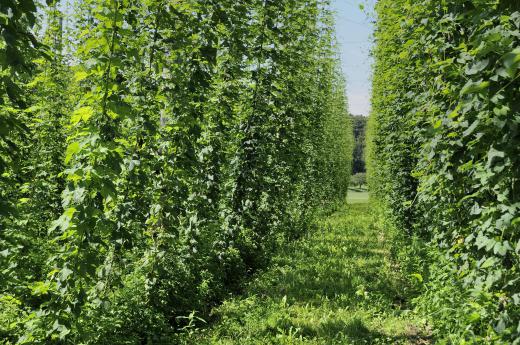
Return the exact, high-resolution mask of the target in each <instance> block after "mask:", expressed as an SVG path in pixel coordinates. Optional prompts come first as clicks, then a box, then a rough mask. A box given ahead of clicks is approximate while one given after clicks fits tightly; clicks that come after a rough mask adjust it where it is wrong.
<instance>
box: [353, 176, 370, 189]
mask: <svg viewBox="0 0 520 345" xmlns="http://www.w3.org/2000/svg"><path fill="white" fill-rule="evenodd" d="M366 183H367V176H366V173H357V174H354V175H352V177H351V178H350V185H351V186H353V187H362V186H364V185H366Z"/></svg>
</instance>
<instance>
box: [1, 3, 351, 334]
mask: <svg viewBox="0 0 520 345" xmlns="http://www.w3.org/2000/svg"><path fill="white" fill-rule="evenodd" d="M329 7H330V4H329V3H328V0H305V1H304V0H289V1H274V0H253V1H250V0H248V1H245V0H218V1H214V0H179V1H171V0H139V1H137V0H109V1H107V0H77V1H59V0H47V1H46V2H45V3H43V2H39V1H36V0H2V1H1V2H0V91H1V92H0V267H1V269H0V344H15V343H16V344H159V343H164V342H167V341H170V340H171V339H172V338H171V337H173V336H174V334H175V333H176V332H178V331H179V329H182V328H183V327H184V326H185V325H186V323H187V322H188V321H187V320H188V319H190V321H189V322H191V321H193V320H192V319H193V317H192V318H189V317H188V318H186V316H187V315H190V314H191V315H192V316H193V315H197V316H200V317H206V316H207V315H209V312H210V310H211V308H212V307H213V306H214V305H216V304H218V303H219V301H221V300H222V299H223V298H224V297H225V296H226V295H227V294H228V293H230V292H231V293H234V292H239V291H240V288H241V285H242V283H243V282H244V280H246V279H247V278H248V277H249V276H251V274H253V273H254V272H255V271H257V270H258V269H261V268H263V267H265V266H266V265H267V263H268V261H269V257H270V253H272V251H273V249H274V248H275V247H276V246H277V245H279V244H280V243H283V242H284V241H287V240H291V239H294V238H296V237H298V236H300V235H301V234H302V233H304V232H305V231H306V229H307V228H308V227H309V226H310V225H311V224H312V220H313V218H314V217H315V215H316V212H317V211H318V210H323V209H330V208H331V207H334V205H336V204H337V203H338V202H342V201H343V199H344V197H345V194H346V191H347V187H348V179H349V172H350V171H351V159H350V156H351V153H352V146H353V138H352V127H351V123H350V120H349V118H348V116H347V111H346V98H345V94H344V87H345V85H344V81H343V79H342V77H341V72H340V70H339V67H338V66H339V64H338V59H337V53H336V48H335V41H334V34H333V32H334V30H333V20H332V14H331V12H330V9H329ZM193 311H196V313H195V314H194V313H193ZM169 339H170V340H169Z"/></svg>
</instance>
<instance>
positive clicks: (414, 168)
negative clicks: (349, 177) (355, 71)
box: [368, 0, 520, 344]
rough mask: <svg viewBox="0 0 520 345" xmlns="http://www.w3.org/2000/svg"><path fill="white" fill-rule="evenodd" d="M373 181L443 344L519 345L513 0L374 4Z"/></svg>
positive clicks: (518, 117)
mask: <svg viewBox="0 0 520 345" xmlns="http://www.w3.org/2000/svg"><path fill="white" fill-rule="evenodd" d="M376 11H377V29H376V32H375V40H376V46H375V50H374V56H375V68H374V71H375V75H374V82H373V90H374V94H373V99H372V102H373V112H372V116H371V119H370V124H369V142H368V146H369V148H368V150H369V156H370V159H369V169H368V170H369V184H370V187H371V190H372V192H373V194H374V195H375V196H376V198H378V199H381V200H384V202H385V204H386V205H387V206H388V208H389V209H390V210H391V214H393V219H394V221H395V222H396V223H397V224H398V225H399V226H400V227H401V228H402V229H403V231H404V232H405V233H406V234H408V235H410V236H414V237H418V238H421V239H422V240H426V242H428V243H429V245H428V246H427V248H428V250H427V251H428V257H427V259H426V261H425V262H424V266H429V267H428V269H426V270H425V271H423V272H421V274H422V277H421V280H422V278H424V279H425V282H424V285H423V290H422V295H421V296H420V297H419V298H418V300H417V301H416V302H417V306H418V308H419V310H422V312H424V313H425V314H426V315H427V316H428V317H429V320H430V322H432V323H433V325H434V328H435V329H436V336H437V337H438V338H439V341H440V343H450V344H459V343H460V344H463V343H464V344H511V343H513V344H518V343H520V256H519V255H520V228H519V226H520V184H519V178H520V130H519V129H520V92H519V91H520V4H519V3H518V2H517V1H494V0H471V1H455V0H443V1H432V0H422V1H409V0H398V1H395V0H392V1H386V0H382V1H379V2H378V4H377V6H376Z"/></svg>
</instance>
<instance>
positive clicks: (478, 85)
mask: <svg viewBox="0 0 520 345" xmlns="http://www.w3.org/2000/svg"><path fill="white" fill-rule="evenodd" d="M489 85H490V83H489V81H477V82H473V81H469V82H467V83H466V85H464V87H463V88H462V90H461V91H460V95H461V96H464V95H467V94H470V93H480V92H482V91H484V90H486V89H487V88H488V87H489Z"/></svg>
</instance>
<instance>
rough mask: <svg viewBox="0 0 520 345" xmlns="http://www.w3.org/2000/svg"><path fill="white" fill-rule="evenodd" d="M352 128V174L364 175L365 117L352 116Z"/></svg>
mask: <svg viewBox="0 0 520 345" xmlns="http://www.w3.org/2000/svg"><path fill="white" fill-rule="evenodd" d="M352 126H353V128H354V157H353V158H352V159H353V160H352V173H353V174H358V173H365V172H366V166H365V165H366V164H365V146H366V136H365V132H366V128H367V117H366V116H362V115H353V116H352Z"/></svg>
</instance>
